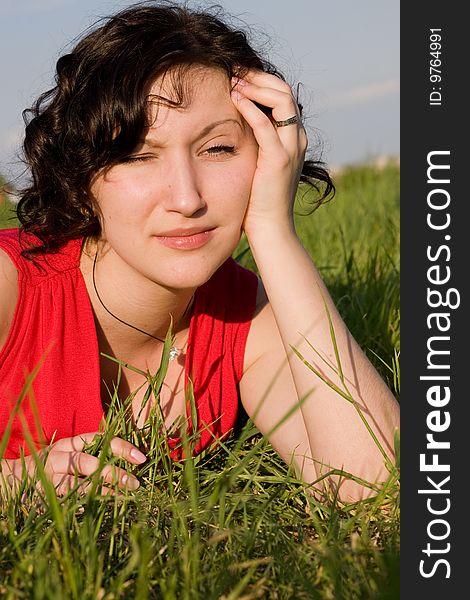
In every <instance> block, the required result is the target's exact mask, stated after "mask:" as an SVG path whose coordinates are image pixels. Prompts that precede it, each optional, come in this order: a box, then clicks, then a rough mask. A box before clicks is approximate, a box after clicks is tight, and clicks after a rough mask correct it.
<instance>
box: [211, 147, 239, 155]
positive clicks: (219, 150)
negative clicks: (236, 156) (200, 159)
mask: <svg viewBox="0 0 470 600" xmlns="http://www.w3.org/2000/svg"><path fill="white" fill-rule="evenodd" d="M206 152H208V153H209V154H233V153H234V152H235V146H211V147H210V148H207V150H206Z"/></svg>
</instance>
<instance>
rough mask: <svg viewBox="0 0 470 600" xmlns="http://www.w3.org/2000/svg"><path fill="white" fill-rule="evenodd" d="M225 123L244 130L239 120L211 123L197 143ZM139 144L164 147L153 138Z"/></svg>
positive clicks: (201, 133)
mask: <svg viewBox="0 0 470 600" xmlns="http://www.w3.org/2000/svg"><path fill="white" fill-rule="evenodd" d="M225 123H235V125H238V126H239V127H240V129H243V126H242V124H241V123H240V121H239V120H238V119H234V118H233V117H231V118H229V119H221V120H220V121H214V123H210V124H209V125H206V127H204V128H203V129H201V131H200V132H199V133H198V134H197V136H196V138H195V141H196V142H197V141H199V140H200V139H201V138H203V137H204V136H205V135H207V134H208V133H210V132H211V131H212V130H213V129H215V128H216V127H218V126H219V125H224V124H225ZM139 143H140V144H143V145H146V146H153V147H155V148H161V147H162V145H161V144H160V143H159V142H158V139H156V138H151V137H146V138H144V139H140V140H139Z"/></svg>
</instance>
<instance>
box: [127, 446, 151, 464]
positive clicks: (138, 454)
mask: <svg viewBox="0 0 470 600" xmlns="http://www.w3.org/2000/svg"><path fill="white" fill-rule="evenodd" d="M131 456H132V458H133V459H134V460H136V461H137V462H139V463H143V462H145V461H146V460H147V457H146V456H145V454H142V452H140V450H137V448H133V449H132V450H131Z"/></svg>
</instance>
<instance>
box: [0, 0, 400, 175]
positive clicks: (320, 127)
mask: <svg viewBox="0 0 470 600" xmlns="http://www.w3.org/2000/svg"><path fill="white" fill-rule="evenodd" d="M214 3H215V2H214ZM129 4H132V2H131V1H130V0H129V1H126V0H2V1H1V3H0V22H1V24H2V27H1V29H2V35H1V36H0V52H1V56H2V68H1V78H2V86H1V87H2V92H1V95H0V172H2V173H3V174H5V175H7V176H8V177H12V176H14V175H17V174H18V173H19V172H20V169H19V166H18V164H17V160H16V159H15V154H16V152H17V150H18V147H19V144H20V142H21V135H22V123H23V122H22V118H21V111H22V110H23V109H24V108H26V107H27V106H29V105H30V104H31V103H32V102H33V101H34V99H35V97H36V96H37V95H38V94H39V93H41V92H42V91H44V90H45V89H48V87H50V85H51V83H52V81H53V69H54V65H55V61H56V60H57V58H58V57H59V56H60V55H61V54H62V53H63V52H64V51H66V50H67V49H68V48H70V42H71V41H72V40H73V39H75V38H76V37H77V36H79V35H80V34H81V32H82V31H83V30H84V29H85V28H86V27H88V26H89V25H90V24H91V23H93V22H94V21H95V20H96V19H97V18H99V17H100V16H105V15H108V14H110V13H113V12H115V11H116V10H117V9H119V8H122V7H124V6H127V5H129ZM192 4H193V5H194V3H192ZM210 4H212V2H207V1H206V2H204V1H199V2H198V5H200V6H201V5H202V6H207V5H210ZM218 4H221V5H222V6H223V7H224V8H226V9H227V11H228V12H229V13H231V14H233V15H235V16H236V17H238V18H240V19H241V20H242V21H243V22H245V23H247V24H248V25H249V26H250V27H251V28H252V29H253V31H254V33H255V36H254V38H253V40H254V42H255V45H258V46H259V45H260V44H262V45H265V44H266V43H268V45H269V49H270V50H269V52H268V55H269V57H270V59H271V61H272V62H274V63H275V64H276V65H277V66H278V67H280V69H281V71H282V72H283V73H284V74H285V75H286V76H287V79H288V80H289V81H290V82H291V83H296V82H298V81H301V82H302V84H303V90H304V92H303V96H302V103H303V105H304V111H305V114H306V116H307V117H308V120H307V126H308V133H309V138H310V143H311V145H312V147H318V144H320V143H321V144H322V146H323V159H324V160H326V161H327V162H328V164H330V165H331V166H342V165H346V164H351V163H357V162H361V161H363V160H367V159H370V158H373V157H375V156H379V155H392V156H398V155H399V142H400V141H399V80H400V74H399V60H400V54H399V53H400V45H399V33H400V32H399V16H400V15H399V10H400V3H399V2H398V1H395V2H394V1H386V0H357V1H356V2H354V1H352V0H330V2H325V0H323V1H322V2H319V1H318V0H291V2H286V1H285V0H282V1H280V0H219V1H218Z"/></svg>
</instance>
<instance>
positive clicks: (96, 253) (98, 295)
mask: <svg viewBox="0 0 470 600" xmlns="http://www.w3.org/2000/svg"><path fill="white" fill-rule="evenodd" d="M97 257H98V250H97V251H96V252H95V258H94V259H93V272H92V279H93V289H94V290H95V294H96V297H97V298H98V300H99V303H100V304H101V306H102V307H103V308H104V310H105V311H106V312H107V313H108V314H109V315H111V316H112V317H113V318H114V319H116V321H119V322H120V323H122V324H123V325H127V326H128V327H131V328H132V329H135V330H136V331H139V332H140V333H143V334H144V335H148V336H149V337H151V338H153V339H154V340H158V341H159V342H162V343H165V340H162V338H159V337H157V336H156V335H152V334H151V333H148V332H147V331H144V330H143V329H139V328H138V327H136V326H135V325H131V324H130V323H128V322H127V321H123V320H122V319H120V318H119V317H117V316H116V315H115V314H114V313H112V312H111V311H110V310H109V308H108V307H107V306H106V304H105V303H104V302H103V300H102V299H101V296H100V294H99V292H98V288H97V287H96V279H95V271H96V259H97ZM193 300H194V294H193V295H192V296H191V298H190V299H189V302H188V304H187V306H186V308H185V309H184V312H183V314H182V315H181V317H180V318H179V319H178V323H179V322H180V321H181V319H182V318H183V317H184V316H185V315H186V313H187V312H188V310H189V308H190V306H191V305H192V302H193ZM174 350H176V349H174Z"/></svg>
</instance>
